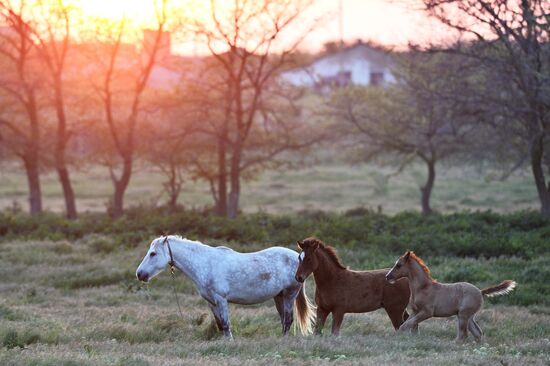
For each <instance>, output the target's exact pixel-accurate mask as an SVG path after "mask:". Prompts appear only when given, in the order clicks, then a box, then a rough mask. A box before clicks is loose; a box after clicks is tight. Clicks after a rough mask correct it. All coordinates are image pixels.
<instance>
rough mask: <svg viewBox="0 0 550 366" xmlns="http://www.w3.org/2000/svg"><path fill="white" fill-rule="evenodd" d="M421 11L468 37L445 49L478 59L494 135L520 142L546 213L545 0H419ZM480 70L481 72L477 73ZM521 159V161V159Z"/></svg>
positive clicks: (549, 58)
mask: <svg viewBox="0 0 550 366" xmlns="http://www.w3.org/2000/svg"><path fill="white" fill-rule="evenodd" d="M423 3H424V6H425V7H424V10H425V11H426V12H427V13H428V14H430V15H431V16H433V17H435V18H436V19H439V20H440V21H441V22H442V23H444V24H446V25H448V26H449V27H450V28H452V29H454V30H456V31H458V32H459V34H460V35H461V36H464V38H467V36H469V39H472V41H471V42H463V43H462V44H460V43H459V44H458V47H457V46H455V47H452V48H450V49H445V51H448V52H453V53H455V54H460V55H462V56H467V57H470V58H472V59H474V60H476V61H478V63H479V67H480V71H481V72H482V73H483V74H484V75H485V77H486V79H485V80H486V82H487V84H486V86H487V87H486V88H485V90H483V89H482V90H483V92H482V93H479V94H478V97H479V99H480V101H481V102H483V103H485V104H486V107H487V108H486V115H487V118H486V120H487V122H488V124H489V125H490V126H493V127H495V130H494V131H496V132H497V133H495V134H494V138H496V137H499V136H500V137H503V138H504V139H503V140H501V141H502V143H504V144H508V146H510V147H512V146H513V145H514V144H515V140H517V139H518V138H520V139H521V140H522V141H523V146H525V150H526V151H528V154H529V160H530V163H531V164H530V165H531V170H532V173H533V178H534V181H535V185H536V187H537V192H538V197H539V201H540V204H541V212H542V214H543V215H545V216H547V217H550V184H548V182H547V179H546V177H545V173H544V170H545V169H544V166H545V165H546V168H547V171H548V172H550V158H548V156H549V154H548V149H545V147H547V146H548V144H549V141H548V140H549V136H550V135H549V132H550V76H549V75H550V46H549V41H550V16H549V14H550V2H548V1H546V0H520V1H509V0H423ZM481 72H480V73H481ZM520 160H521V159H520Z"/></svg>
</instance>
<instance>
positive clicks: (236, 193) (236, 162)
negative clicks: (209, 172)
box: [227, 142, 241, 219]
mask: <svg viewBox="0 0 550 366" xmlns="http://www.w3.org/2000/svg"><path fill="white" fill-rule="evenodd" d="M240 165H241V146H240V143H238V142H237V143H236V144H235V148H234V151H233V156H232V157H231V172H230V180H231V192H229V204H228V207H227V217H229V218H231V219H233V218H235V217H237V215H238V213H239V198H240V195H241V169H240Z"/></svg>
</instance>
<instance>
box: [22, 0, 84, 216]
mask: <svg viewBox="0 0 550 366" xmlns="http://www.w3.org/2000/svg"><path fill="white" fill-rule="evenodd" d="M71 9H72V8H71V6H69V5H67V4H66V3H65V2H64V1H63V0H55V1H53V2H52V1H49V2H44V1H38V2H36V3H35V4H34V19H33V24H32V35H31V37H32V40H33V41H34V42H36V43H37V51H38V53H39V55H40V57H41V61H42V63H43V64H44V65H45V66H46V69H47V71H48V76H49V78H48V79H49V80H48V81H49V85H48V86H51V88H52V89H53V91H54V95H53V104H54V106H55V114H56V117H57V132H56V138H55V141H56V142H55V152H54V164H55V169H56V171H57V176H58V178H59V182H60V183H61V187H62V189H63V197H64V199H65V210H66V214H67V217H68V218H70V219H75V218H76V217H77V211H76V200H75V194H74V190H73V187H72V184H71V179H70V175H69V170H68V168H67V162H66V150H67V144H68V142H69V137H70V132H69V127H68V121H67V113H66V108H67V107H66V101H65V99H66V98H65V85H64V84H65V75H64V74H65V70H66V68H67V67H66V65H67V55H68V53H69V45H70V42H71V40H70V37H71V28H72V23H71Z"/></svg>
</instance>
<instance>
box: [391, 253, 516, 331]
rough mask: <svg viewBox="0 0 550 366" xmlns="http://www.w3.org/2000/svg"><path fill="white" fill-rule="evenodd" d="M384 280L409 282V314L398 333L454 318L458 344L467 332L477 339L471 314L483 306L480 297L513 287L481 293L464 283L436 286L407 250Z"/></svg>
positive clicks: (508, 283) (507, 284)
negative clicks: (437, 319)
mask: <svg viewBox="0 0 550 366" xmlns="http://www.w3.org/2000/svg"><path fill="white" fill-rule="evenodd" d="M386 278H387V279H388V281H389V282H390V283H391V282H394V281H396V280H398V279H402V278H408V279H409V286H410V290H411V308H412V311H413V315H411V317H410V318H409V319H408V320H407V321H406V322H405V323H404V324H403V325H402V326H401V328H399V330H401V331H405V330H408V329H414V327H417V326H418V323H420V322H422V321H424V320H426V319H428V318H431V317H449V316H453V315H457V317H458V334H457V336H456V341H457V342H462V341H464V340H465V339H466V338H467V337H468V330H469V331H470V333H472V335H473V336H474V338H475V339H476V341H480V340H481V337H482V335H483V332H482V330H481V328H480V327H479V325H478V324H477V323H476V321H475V314H476V313H477V312H478V311H479V309H481V305H483V295H487V296H489V297H491V296H499V295H505V294H507V293H509V292H510V291H512V290H513V289H514V287H515V286H516V283H515V282H514V281H511V280H506V281H503V282H502V283H500V284H499V285H495V286H491V287H488V288H486V289H483V290H480V289H478V288H477V287H476V286H474V285H472V284H471V283H468V282H457V283H439V282H437V281H435V280H433V279H432V277H431V275H430V270H429V269H428V267H427V266H426V265H425V264H424V262H423V261H422V259H420V258H419V257H417V256H416V254H414V252H411V251H408V252H406V253H405V254H403V255H402V256H401V257H400V258H399V259H398V260H397V262H395V265H394V266H393V268H392V269H391V271H389V272H388V274H387V276H386Z"/></svg>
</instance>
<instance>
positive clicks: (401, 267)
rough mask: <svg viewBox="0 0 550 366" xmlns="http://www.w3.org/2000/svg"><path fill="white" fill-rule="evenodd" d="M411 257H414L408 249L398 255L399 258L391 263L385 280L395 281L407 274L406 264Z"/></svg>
mask: <svg viewBox="0 0 550 366" xmlns="http://www.w3.org/2000/svg"><path fill="white" fill-rule="evenodd" d="M411 257H415V254H414V252H412V251H410V250H409V251H407V252H406V253H405V254H403V255H402V256H401V257H399V259H398V260H397V261H396V262H395V264H394V265H393V267H392V269H390V271H389V272H388V274H387V275H386V280H388V282H389V283H395V281H397V280H398V279H400V278H403V277H408V276H409V266H408V264H409V262H410V260H411Z"/></svg>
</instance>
